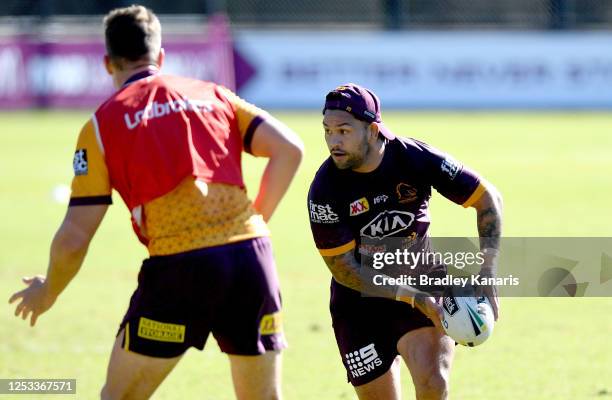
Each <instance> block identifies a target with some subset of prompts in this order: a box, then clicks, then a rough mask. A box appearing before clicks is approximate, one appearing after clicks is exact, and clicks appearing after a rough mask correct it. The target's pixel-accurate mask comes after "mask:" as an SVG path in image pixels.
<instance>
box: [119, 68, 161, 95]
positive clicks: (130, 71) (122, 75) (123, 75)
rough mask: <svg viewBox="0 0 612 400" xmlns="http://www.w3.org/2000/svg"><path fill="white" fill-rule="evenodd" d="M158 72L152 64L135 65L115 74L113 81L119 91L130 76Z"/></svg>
mask: <svg viewBox="0 0 612 400" xmlns="http://www.w3.org/2000/svg"><path fill="white" fill-rule="evenodd" d="M149 70H150V71H159V68H157V66H155V65H153V64H135V65H134V66H130V67H127V68H124V69H122V70H120V71H116V72H115V76H114V81H115V86H116V87H117V89H120V88H121V87H122V86H123V85H125V83H126V82H127V81H128V79H130V78H131V77H132V76H134V75H136V74H138V73H140V72H144V71H149Z"/></svg>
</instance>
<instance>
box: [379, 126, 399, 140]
mask: <svg viewBox="0 0 612 400" xmlns="http://www.w3.org/2000/svg"><path fill="white" fill-rule="evenodd" d="M376 124H377V125H378V132H380V133H382V135H383V136H384V137H386V138H387V139H389V140H393V139H395V134H394V133H393V132H391V131H390V130H389V128H387V127H386V126H385V124H383V123H382V122H377V123H376Z"/></svg>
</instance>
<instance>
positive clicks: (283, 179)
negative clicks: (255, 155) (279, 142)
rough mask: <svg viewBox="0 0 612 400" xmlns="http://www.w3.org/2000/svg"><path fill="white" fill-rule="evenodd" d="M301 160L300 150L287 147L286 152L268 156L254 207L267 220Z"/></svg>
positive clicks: (285, 190)
mask: <svg viewBox="0 0 612 400" xmlns="http://www.w3.org/2000/svg"><path fill="white" fill-rule="evenodd" d="M301 161H302V150H301V149H300V148H299V147H297V146H295V147H288V149H287V151H286V152H283V153H280V154H277V155H275V156H273V157H271V158H270V160H269V161H268V165H267V166H266V168H265V170H264V173H263V176H262V178H261V183H260V185H259V192H258V193H257V197H256V198H255V201H254V204H253V205H254V207H255V209H256V210H257V212H259V213H260V214H261V215H262V216H263V218H264V220H265V221H268V220H269V219H270V217H271V216H272V214H273V213H274V210H276V207H277V206H278V204H279V203H280V201H281V199H282V198H283V196H284V195H285V193H286V192H287V189H288V188H289V185H290V184H291V181H292V180H293V177H294V176H295V173H296V172H297V169H298V167H299V165H300V162H301Z"/></svg>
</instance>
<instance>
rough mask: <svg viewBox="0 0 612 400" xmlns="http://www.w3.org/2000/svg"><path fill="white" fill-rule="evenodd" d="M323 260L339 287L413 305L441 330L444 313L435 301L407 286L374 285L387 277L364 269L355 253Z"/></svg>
mask: <svg viewBox="0 0 612 400" xmlns="http://www.w3.org/2000/svg"><path fill="white" fill-rule="evenodd" d="M323 260H325V264H327V268H329V270H330V271H331V273H332V275H333V276H334V279H335V280H336V282H338V283H339V284H341V285H343V286H346V287H348V288H351V289H353V290H356V291H358V292H361V293H362V294H363V295H367V296H375V297H385V298H388V299H393V300H398V301H403V302H406V303H408V304H411V305H412V306H413V307H416V308H418V309H419V310H420V311H421V312H422V313H423V314H425V315H426V316H427V317H428V318H429V319H431V320H432V322H433V323H434V325H436V326H438V327H440V319H441V317H442V309H441V308H440V306H439V305H438V304H437V303H436V300H435V298H433V297H431V295H429V294H428V293H425V292H422V291H420V290H418V289H416V288H413V287H411V286H408V285H387V284H385V285H375V284H374V283H373V282H374V277H375V276H377V275H381V276H386V275H384V274H381V273H380V272H378V271H375V270H373V269H372V268H368V267H366V266H364V267H362V266H361V264H360V263H359V262H358V261H357V259H355V255H354V254H353V250H349V251H347V252H346V253H343V254H340V255H337V256H323Z"/></svg>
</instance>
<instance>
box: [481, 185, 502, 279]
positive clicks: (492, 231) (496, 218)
mask: <svg viewBox="0 0 612 400" xmlns="http://www.w3.org/2000/svg"><path fill="white" fill-rule="evenodd" d="M486 189H487V190H486V191H485V193H484V194H483V195H482V196H481V198H480V199H479V200H478V202H477V203H476V204H475V208H476V212H477V217H476V218H477V219H476V223H477V226H478V236H479V237H480V248H481V249H482V250H483V251H484V255H485V262H484V264H483V267H484V268H485V269H486V268H490V269H493V270H494V269H495V266H496V263H497V254H498V250H499V243H500V238H501V232H502V197H501V194H500V193H499V192H498V191H497V189H496V188H495V187H494V186H493V185H491V184H490V183H487V184H486Z"/></svg>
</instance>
